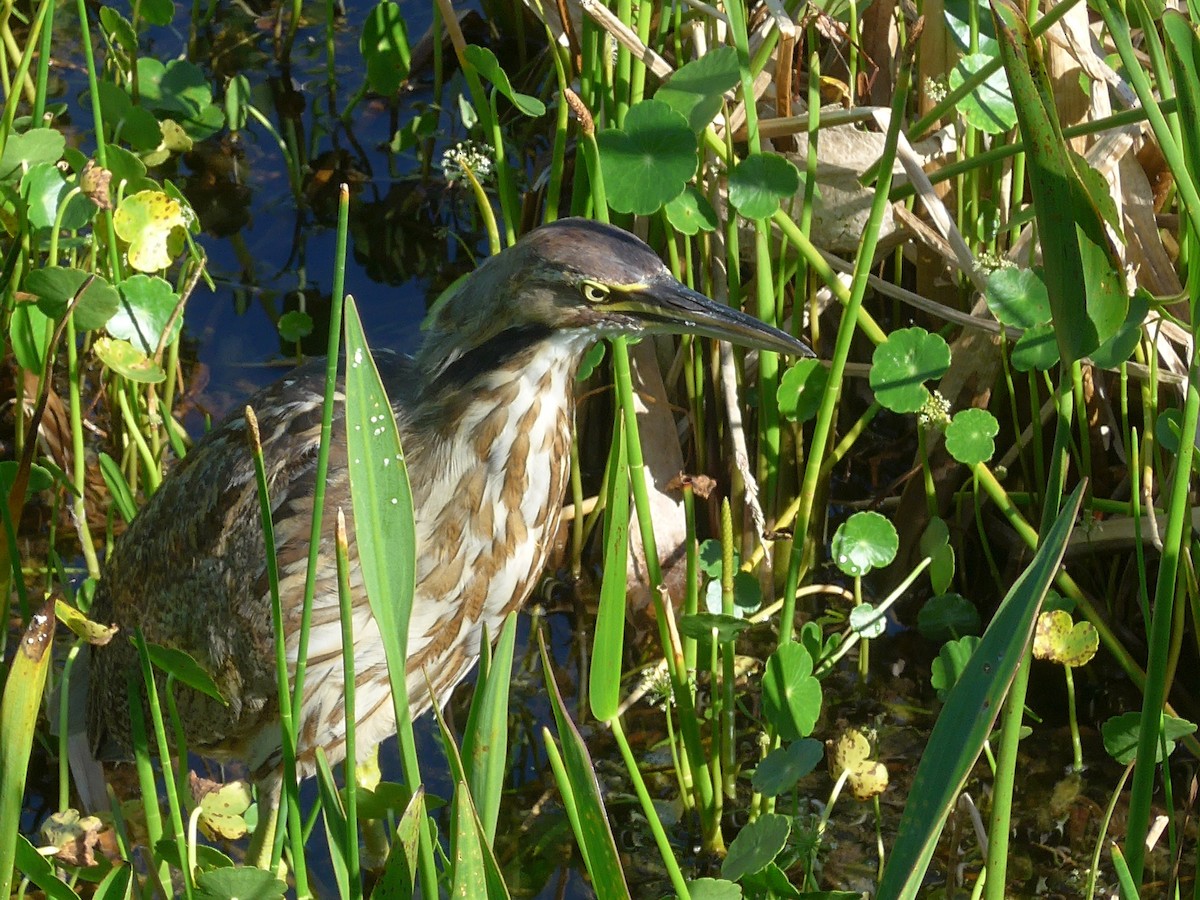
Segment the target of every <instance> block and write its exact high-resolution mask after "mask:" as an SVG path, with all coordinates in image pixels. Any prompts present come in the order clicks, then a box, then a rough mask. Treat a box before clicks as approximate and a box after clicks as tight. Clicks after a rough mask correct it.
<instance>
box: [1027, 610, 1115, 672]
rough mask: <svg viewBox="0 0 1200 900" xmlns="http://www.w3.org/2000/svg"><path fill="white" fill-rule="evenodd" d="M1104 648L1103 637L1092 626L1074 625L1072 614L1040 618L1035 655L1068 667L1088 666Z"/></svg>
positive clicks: (1052, 612)
mask: <svg viewBox="0 0 1200 900" xmlns="http://www.w3.org/2000/svg"><path fill="white" fill-rule="evenodd" d="M1099 647H1100V635H1099V634H1098V633H1097V632H1096V629H1095V627H1094V626H1093V625H1092V623H1091V622H1072V621H1071V614H1070V613H1068V612H1066V611H1065V610H1062V609H1054V610H1050V611H1049V612H1044V613H1042V614H1041V615H1040V616H1038V620H1037V628H1036V629H1035V631H1034V635H1033V655H1034V656H1036V657H1037V658H1038V659H1048V660H1050V661H1051V662H1056V663H1059V664H1060V665H1064V666H1075V667H1077V666H1082V665H1085V664H1087V663H1088V662H1089V661H1090V660H1091V658H1092V657H1093V656H1095V655H1096V651H1097V650H1098V649H1099Z"/></svg>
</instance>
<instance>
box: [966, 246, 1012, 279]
mask: <svg viewBox="0 0 1200 900" xmlns="http://www.w3.org/2000/svg"><path fill="white" fill-rule="evenodd" d="M1015 268H1017V264H1016V263H1015V262H1013V261H1012V260H1011V259H1009V258H1008V257H1007V256H1005V255H1004V254H1003V253H997V252H993V251H990V250H981V251H980V252H979V253H978V254H977V255H976V257H975V271H977V272H978V273H979V274H980V275H983V276H985V277H986V276H988V275H991V274H992V273H993V272H995V271H996V270H997V269H1015Z"/></svg>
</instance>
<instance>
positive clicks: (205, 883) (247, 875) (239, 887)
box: [195, 866, 287, 900]
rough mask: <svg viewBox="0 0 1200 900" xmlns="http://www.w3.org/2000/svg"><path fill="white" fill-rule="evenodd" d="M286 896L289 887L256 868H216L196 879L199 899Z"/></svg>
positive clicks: (255, 899)
mask: <svg viewBox="0 0 1200 900" xmlns="http://www.w3.org/2000/svg"><path fill="white" fill-rule="evenodd" d="M286 893H287V885H286V884H284V883H283V882H282V881H280V880H279V879H278V878H276V877H275V876H274V875H273V874H272V873H270V872H268V871H266V870H265V869H257V868H255V867H254V866H234V867H233V868H232V869H212V870H211V871H208V872H201V873H200V875H199V876H198V877H197V878H196V893H195V896H196V897H197V898H198V900H277V898H282V897H284V896H285V895H286Z"/></svg>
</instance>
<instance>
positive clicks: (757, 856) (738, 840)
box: [721, 813, 792, 881]
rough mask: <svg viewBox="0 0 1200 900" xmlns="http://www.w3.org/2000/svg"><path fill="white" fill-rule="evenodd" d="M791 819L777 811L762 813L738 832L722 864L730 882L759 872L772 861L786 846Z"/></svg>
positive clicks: (790, 828)
mask: <svg viewBox="0 0 1200 900" xmlns="http://www.w3.org/2000/svg"><path fill="white" fill-rule="evenodd" d="M791 831H792V823H791V820H790V819H788V817H787V816H781V815H779V814H778V813H766V814H765V815H762V816H759V817H758V818H757V819H755V820H754V821H753V822H751V823H750V824H749V825H747V826H746V827H745V828H743V829H742V830H741V831H739V832H738V836H737V837H735V838H734V839H733V843H731V844H730V845H729V853H728V855H727V856H726V857H725V862H723V863H722V864H721V875H722V876H724V877H725V878H728V879H729V880H730V881H737V880H738V879H740V878H742V877H743V876H746V875H750V874H753V873H754V872H758V871H760V870H762V869H764V868H766V866H767V865H768V864H769V863H771V862H773V861H774V859H775V857H776V856H778V855H779V851H781V850H782V849H783V848H784V847H785V846H786V845H787V839H788V835H789V834H790V833H791Z"/></svg>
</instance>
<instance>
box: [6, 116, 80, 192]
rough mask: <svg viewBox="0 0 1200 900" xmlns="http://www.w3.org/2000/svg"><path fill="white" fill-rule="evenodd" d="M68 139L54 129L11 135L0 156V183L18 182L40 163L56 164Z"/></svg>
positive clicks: (40, 129) (35, 129)
mask: <svg viewBox="0 0 1200 900" xmlns="http://www.w3.org/2000/svg"><path fill="white" fill-rule="evenodd" d="M66 146H67V139H66V138H65V137H64V136H63V133H62V132H61V131H57V130H55V129H53V128H34V129H33V130H31V131H27V132H25V133H24V134H10V135H9V136H8V141H6V142H5V144H4V153H3V154H0V182H4V181H16V180H18V179H19V178H20V177H21V176H22V175H23V174H24V173H25V172H26V171H27V170H28V169H31V168H33V167H34V166H36V165H38V164H39V163H56V162H58V160H59V159H61V158H62V155H63V149H64V148H65V147H66Z"/></svg>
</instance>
